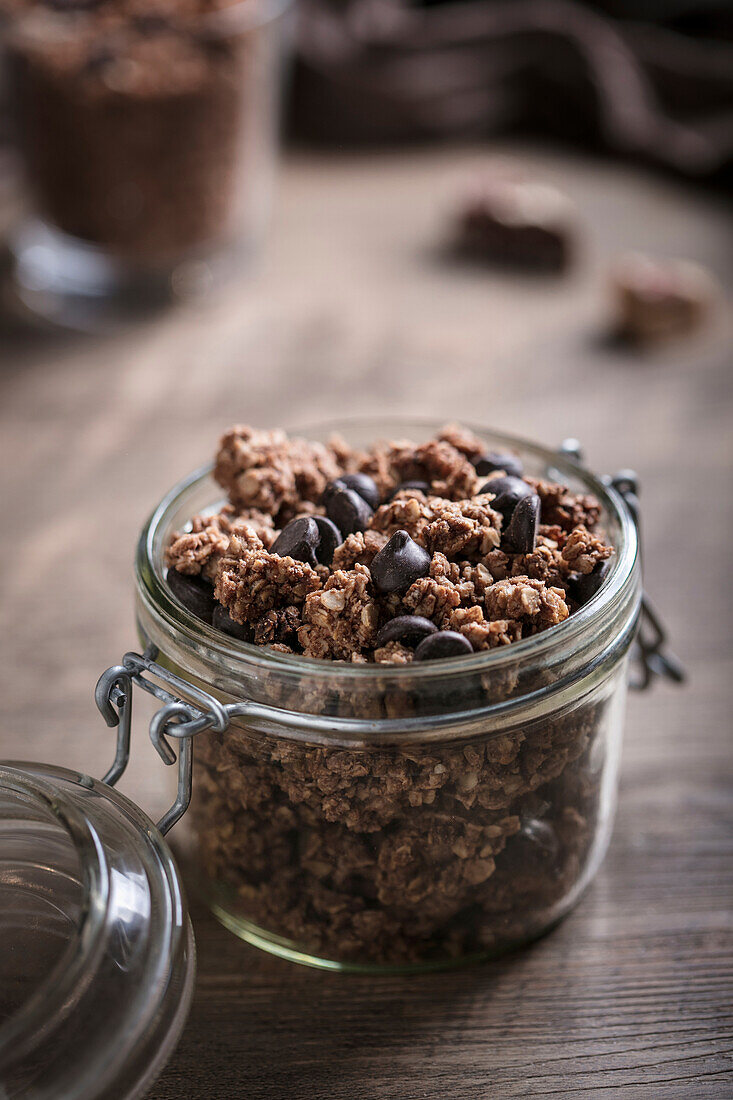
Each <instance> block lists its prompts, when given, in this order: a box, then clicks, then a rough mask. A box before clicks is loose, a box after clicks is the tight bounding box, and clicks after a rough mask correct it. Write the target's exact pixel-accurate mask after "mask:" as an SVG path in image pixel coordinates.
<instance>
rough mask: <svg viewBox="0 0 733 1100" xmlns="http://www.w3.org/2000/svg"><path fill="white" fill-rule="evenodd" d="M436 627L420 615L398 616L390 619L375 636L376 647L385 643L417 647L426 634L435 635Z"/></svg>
mask: <svg viewBox="0 0 733 1100" xmlns="http://www.w3.org/2000/svg"><path fill="white" fill-rule="evenodd" d="M437 630H438V628H437V626H436V625H435V623H431V621H430V619H425V618H423V616H422V615H398V616H397V618H396V619H390V620H389V622H388V623H385V624H384V626H383V627H382V629H381V630H380V631H379V633H378V634H377V641H376V645H377V648H379V646H383V645H386V644H387V642H402V643H403V644H404V645H417V643H418V642H420V641H422V639H423V638H426V637H427V636H428V634H435V633H437Z"/></svg>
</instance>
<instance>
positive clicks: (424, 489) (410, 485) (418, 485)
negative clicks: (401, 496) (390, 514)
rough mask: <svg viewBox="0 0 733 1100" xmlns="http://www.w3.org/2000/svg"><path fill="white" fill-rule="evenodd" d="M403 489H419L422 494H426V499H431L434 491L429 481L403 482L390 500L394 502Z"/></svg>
mask: <svg viewBox="0 0 733 1100" xmlns="http://www.w3.org/2000/svg"><path fill="white" fill-rule="evenodd" d="M403 489H419V490H420V492H421V493H425V496H426V497H429V496H430V493H431V491H432V490H431V488H430V485H429V484H428V482H427V481H403V482H402V483H401V484H400V485H398V486H397V488H396V489H395V490H394V492H393V493H392V494H391V495H390V498H389V499H390V500H393V499H394V497H396V496H397V494H398V493H401V492H402V490H403Z"/></svg>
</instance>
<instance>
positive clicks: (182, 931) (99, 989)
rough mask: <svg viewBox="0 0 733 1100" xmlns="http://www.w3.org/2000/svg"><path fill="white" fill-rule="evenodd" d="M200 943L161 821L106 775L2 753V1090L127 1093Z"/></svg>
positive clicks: (159, 1062)
mask: <svg viewBox="0 0 733 1100" xmlns="http://www.w3.org/2000/svg"><path fill="white" fill-rule="evenodd" d="M194 970H195V950H194V942H193V934H192V930H191V924H190V921H189V917H188V910H187V907H186V902H185V898H184V895H183V892H182V889H181V885H180V881H179V877H178V873H177V870H176V867H175V863H174V861H173V857H172V855H171V853H170V851H169V849H168V846H167V844H166V843H165V841H164V839H163V836H162V834H161V832H160V831H159V830H158V829H157V828H156V827H155V826H154V825H153V824H152V822H151V821H150V820H149V819H148V818H147V817H146V815H145V814H144V813H143V812H142V811H141V810H140V809H138V807H137V806H135V805H134V804H133V803H132V802H130V801H129V800H128V799H126V798H125V797H124V796H122V795H120V794H119V793H118V792H117V791H115V790H114V789H113V788H112V787H111V786H109V785H108V784H107V783H104V782H99V781H97V780H94V779H91V778H90V777H89V776H86V775H82V774H79V773H77V772H72V771H67V770H66V769H63V768H58V767H53V766H50V765H44V764H36V763H16V762H11V763H0V1096H2V1097H3V1100H31V1098H32V1100H60V1098H61V1097H63V1098H64V1100H132V1098H133V1097H139V1096H142V1095H143V1093H144V1092H145V1090H146V1089H147V1088H148V1087H149V1085H150V1083H151V1082H152V1080H153V1078H154V1077H155V1076H156V1074H157V1073H158V1072H159V1071H160V1070H161V1069H162V1067H163V1065H164V1064H165V1061H166V1060H167V1058H168V1056H169V1055H170V1053H171V1051H172V1050H173V1047H174V1046H175V1043H176V1041H177V1039H178V1037H179V1035H180V1032H181V1029H182V1027H183V1024H184V1022H185V1019H186V1016H187V1013H188V1008H189V1005H190V1001H191V994H192V990H193V982H194Z"/></svg>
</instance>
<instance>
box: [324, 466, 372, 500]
mask: <svg viewBox="0 0 733 1100" xmlns="http://www.w3.org/2000/svg"><path fill="white" fill-rule="evenodd" d="M331 484H336V485H342V486H343V487H344V488H345V489H353V490H354V492H355V493H358V494H359V496H360V497H361V499H362V500H365V501H366V502H367V504H368V505H369V507H370V508H378V507H379V503H380V497H379V489H378V488H377V484H376V482H375V481H374V479H373V478H371V477H369V475H368V474H341V476H340V477H337V478H336V480H335V482H332V483H331ZM326 491H328V490H326Z"/></svg>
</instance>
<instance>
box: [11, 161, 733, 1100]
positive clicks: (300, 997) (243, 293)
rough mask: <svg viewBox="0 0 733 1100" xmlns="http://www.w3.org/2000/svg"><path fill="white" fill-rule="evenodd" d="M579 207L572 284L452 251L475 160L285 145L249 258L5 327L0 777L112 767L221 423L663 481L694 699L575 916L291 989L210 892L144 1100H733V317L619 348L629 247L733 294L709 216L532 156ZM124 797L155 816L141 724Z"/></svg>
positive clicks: (619, 179)
mask: <svg viewBox="0 0 733 1100" xmlns="http://www.w3.org/2000/svg"><path fill="white" fill-rule="evenodd" d="M517 155H518V156H520V157H521V159H522V160H523V161H524V162H525V163H527V164H528V165H530V166H532V167H535V168H537V169H538V171H540V173H541V174H542V175H543V176H544V177H545V178H547V179H550V180H556V181H558V182H559V183H560V184H561V185H562V186H563V187H564V188H565V189H566V190H567V191H568V192H569V194H570V195H571V197H572V198H573V199H574V200H575V201H576V202H577V204H578V207H579V209H580V213H581V216H582V219H583V221H584V223H585V226H586V240H585V245H584V249H583V254H582V257H581V259H580V261H579V263H578V265H577V266H576V268H575V270H574V271H573V273H572V274H570V275H569V276H568V277H567V278H564V279H559V280H552V279H551V280H542V279H534V280H533V279H528V280H525V279H521V278H517V277H514V278H511V277H508V276H499V275H494V274H489V273H485V272H477V271H475V270H469V269H462V268H460V267H456V266H451V265H447V264H446V263H444V262H442V261H441V260H440V259H439V257H438V256H437V254H436V249H435V247H434V246H435V243H436V241H437V239H438V237H439V225H440V217H441V213H442V203H443V198H444V195H445V193H446V190H450V187H451V184H452V180H453V179H454V178H455V177H456V176H459V175H460V173H461V172H462V171H463V170H464V169H466V168H468V167H470V166H472V165H474V164H476V163H478V162H480V160H481V156H480V154H476V153H472V152H470V151H469V152H466V153H450V154H448V153H430V154H427V153H425V154H412V155H410V156H394V157H392V156H390V157H387V156H384V157H374V158H365V159H360V158H350V159H338V160H321V159H314V158H310V159H309V158H303V157H297V158H294V159H291V160H290V162H289V163H288V165H287V167H286V170H285V172H284V174H283V178H282V182H281V187H280V195H279V201H278V206H277V219H276V225H275V229H274V233H273V237H272V240H271V243H270V247H269V249H268V251H267V255H266V257H265V259H264V263H263V265H262V266H261V268H260V269H259V270H258V271H257V272H256V273H255V274H253V275H252V276H250V277H249V278H247V279H242V281H241V282H238V283H236V284H231V285H230V286H229V287H228V288H227V289H226V290H225V291H224V292H223V293H222V294H220V295H219V296H217V297H216V298H215V299H212V300H211V301H209V302H207V303H202V304H199V305H197V306H195V307H191V306H190V307H186V308H185V309H183V308H182V309H180V310H178V311H177V312H173V313H169V314H167V315H165V316H163V317H161V318H160V319H158V320H157V321H156V322H154V323H147V324H145V325H143V326H141V327H139V328H136V329H132V330H128V331H126V332H123V333H118V334H116V335H114V336H111V335H107V336H99V335H97V336H84V337H80V336H64V337H60V336H58V335H54V334H47V335H45V336H38V335H32V334H29V333H26V332H24V331H23V330H21V329H17V328H14V327H13V326H12V325H7V326H5V327H4V328H3V329H2V330H1V331H0V341H1V343H0V349H1V350H0V355H1V369H0V386H1V391H0V420H1V426H2V432H1V436H0V439H1V446H2V452H1V456H0V459H1V460H0V478H1V479H2V493H3V495H2V501H3V511H4V522H3V524H2V533H1V535H0V537H1V538H2V540H3V548H2V562H3V568H2V570H1V571H0V584H1V585H2V622H3V631H2V660H1V663H0V757H6V758H18V757H26V758H33V759H42V760H48V761H53V762H56V763H64V764H67V765H69V766H71V767H77V768H80V769H83V770H88V771H90V772H92V773H93V774H101V773H102V772H103V771H104V770H105V768H106V766H107V764H108V762H109V761H110V760H111V757H112V748H113V746H112V741H111V736H110V734H109V732H108V731H107V730H106V729H105V728H104V727H103V726H102V725H101V724H100V722H99V720H98V719H97V718H96V715H95V711H94V708H93V705H92V701H91V693H92V688H93V685H94V683H95V681H96V678H97V676H98V674H99V673H100V672H101V671H102V669H103V668H104V667H106V666H107V665H108V664H112V663H116V661H117V660H118V659H119V657H120V656H121V654H122V653H123V652H124V651H125V650H126V649H128V648H130V647H131V646H134V644H135V636H134V633H133V625H132V611H131V605H132V600H131V589H132V568H131V559H132V552H133V546H134V542H135V537H136V533H137V530H138V528H139V526H140V524H141V523H142V521H143V520H144V519H145V517H146V515H147V514H148V512H149V511H150V509H151V507H152V506H153V505H154V504H155V503H156V501H157V500H158V498H159V497H160V496H161V494H162V493H163V492H164V490H166V489H167V488H168V487H169V485H171V484H172V483H173V482H174V481H175V480H177V479H178V478H179V476H181V475H182V474H183V473H184V472H186V471H188V470H189V469H192V468H193V467H195V466H197V465H198V464H199V463H201V462H202V461H203V460H205V459H206V458H207V457H208V456H209V455H210V453H211V451H212V447H213V445H214V443H215V440H216V438H217V436H218V433H219V432H220V431H221V429H223V428H224V427H225V426H226V425H227V424H228V423H229V422H230V421H233V420H244V421H247V420H250V421H253V422H255V423H257V424H260V425H271V424H278V423H283V422H285V423H287V424H297V422H298V421H301V422H307V421H313V420H316V419H319V418H322V417H324V416H331V415H339V416H341V415H348V414H360V413H370V412H373V413H386V412H407V413H416V414H430V415H435V414H436V413H437V414H438V415H440V416H445V417H446V419H447V418H449V417H456V418H460V417H464V418H466V419H472V420H475V421H477V422H485V423H488V424H493V425H496V426H500V427H502V428H505V429H508V430H516V431H517V432H520V433H522V434H524V435H528V436H534V437H536V438H537V439H540V440H542V441H544V442H546V443H548V444H555V443H558V442H559V441H560V440H561V439H563V438H564V437H565V436H568V435H574V436H578V437H580V438H581V439H582V440H583V441H584V442H585V445H586V450H587V454H588V459H589V461H590V463H592V464H593V466H594V467H595V468H597V469H599V470H613V469H615V468H618V467H619V466H633V467H635V468H636V469H637V470H638V471H639V473H640V475H641V478H642V482H643V506H644V520H645V527H644V535H645V541H646V560H647V585H648V588H649V590H650V591H651V593H652V594H653V596H654V597H655V599H656V602H657V603H658V605H659V606H660V607H661V608H662V609H663V611H664V615H665V618H666V621H667V623H668V624H669V627H670V630H671V633H672V636H673V638H674V644H675V648H676V649H677V651H678V653H679V654H680V656H681V657H682V658H683V659H684V661H685V662H686V664H687V666H688V669H689V673H690V679H689V683H688V684H687V686H685V687H684V688H682V689H679V688H673V687H670V686H667V685H659V686H658V687H657V688H656V689H655V690H654V691H653V692H649V693H648V694H646V695H643V696H642V695H636V696H633V697H632V698H631V699H630V702H629V707H628V721H627V731H626V745H625V756H624V761H623V770H622V776H621V793H620V804H619V812H618V821H617V826H616V831H615V834H614V838H613V842H612V845H611V850H610V852H609V855H608V857H607V859H606V862H605V864H604V866H603V868H602V870H601V872H600V874H599V875H598V878H597V880H596V882H595V884H594V885H593V886H592V888H591V889H590V891H589V892H588V894H587V895H586V896H585V898H584V899H583V900H582V902H581V904H580V905H579V907H578V908H577V910H576V911H575V912H574V913H573V914H572V915H571V916H570V917H569V918H568V919H567V920H566V921H565V923H564V924H563V925H562V926H561V927H560V928H558V929H557V930H556V931H555V932H553V933H552V934H551V935H550V936H548V937H547V938H546V939H545V940H543V941H541V942H540V943H538V944H537V945H536V946H534V947H533V948H531V949H530V950H527V951H525V952H523V953H522V954H519V955H517V956H516V957H514V958H510V959H507V960H505V961H503V962H501V963H498V964H494V965H487V966H484V967H480V968H475V969H471V970H463V971H460V970H459V971H454V972H448V973H442V974H437V975H432V976H427V977H415V976H413V977H390V978H384V977H379V978H377V977H375V978H370V977H348V976H340V975H337V974H329V973H321V972H318V971H310V970H305V969H300V968H298V967H296V966H293V965H291V964H288V963H285V962H280V961H278V960H275V959H272V958H269V957H268V956H266V955H263V954H261V953H259V952H257V951H255V950H254V949H252V948H250V947H248V946H246V945H245V944H243V943H240V942H239V941H238V940H237V939H235V938H234V937H233V936H232V935H231V934H229V933H228V932H226V931H224V930H223V929H222V928H220V927H219V926H218V925H217V924H216V923H215V922H214V920H213V919H212V918H211V917H209V916H207V915H206V914H205V913H203V912H201V911H200V910H199V909H197V908H196V907H195V906H194V915H195V925H196V937H197V941H198V949H199V971H198V985H197V993H196V997H195V1001H194V1006H193V1010H192V1013H191V1018H190V1022H189V1024H188V1026H187V1029H186V1031H185V1033H184V1036H183V1039H182V1041H181V1043H180V1046H179V1048H178V1051H177V1053H176V1054H175V1055H174V1057H173V1059H172V1060H171V1062H170V1064H169V1066H168V1068H167V1069H166V1070H165V1072H164V1073H163V1075H162V1077H161V1079H160V1080H159V1081H158V1083H157V1084H156V1085H155V1086H154V1088H153V1089H152V1091H151V1093H150V1100H178V1098H182V1097H185V1098H187V1100H235V1098H240V1097H241V1098H245V1097H246V1098H247V1100H282V1098H285V1097H289V1098H290V1097H294V1098H296V1100H300V1098H309V1100H321V1098H323V1100H325V1098H327V1097H328V1098H329V1100H331V1098H333V1100H347V1098H348V1100H372V1098H379V1100H386V1098H399V1100H417V1098H422V1097H429V1098H431V1100H434V1098H436V1097H439V1098H446V1100H448V1098H450V1100H462V1098H466V1100H475V1098H481V1100H483V1098H488V1097H491V1098H504V1097H527V1096H531V1097H550V1096H552V1097H573V1098H575V1097H584V1096H588V1097H591V1096H592V1097H599V1098H600V1097H608V1098H611V1097H617V1096H624V1097H626V1096H628V1097H633V1098H637V1097H645V1098H646V1097H649V1098H653V1100H669V1098H687V1097H731V1096H733V1040H732V1038H731V1019H732V1017H733V950H732V943H731V940H732V938H733V937H732V936H731V910H732V909H733V888H732V886H731V872H732V870H733V860H732V859H731V855H732V851H733V828H732V827H731V786H732V777H731V747H732V746H731V684H732V683H733V662H732V661H731V623H732V622H733V584H732V583H731V579H730V540H731V533H732V530H733V525H732V524H731V492H730V474H731V460H732V458H733V455H732V454H731V431H730V429H731V412H732V409H733V400H732V396H733V385H732V383H731V364H730V355H729V352H730V335H731V332H730V323H729V321H727V320H726V317H725V313H726V311H725V308H724V307H723V306H722V305H721V308H720V309H719V311H718V315H717V319H716V321H715V322H714V323H713V324H712V325H711V326H709V327H708V329H707V330H706V331H705V332H704V333H701V334H700V335H699V336H697V337H695V338H693V339H691V340H690V341H687V342H683V343H681V344H678V345H675V346H674V347H668V348H664V349H661V350H659V351H657V352H655V353H653V354H650V355H647V356H645V357H639V356H633V355H630V354H629V353H627V352H624V351H622V350H619V349H617V348H616V349H615V348H613V347H612V346H610V345H609V344H608V343H607V342H606V341H605V340H604V339H603V330H604V321H605V317H606V311H607V303H606V299H605V296H604V290H605V287H604V270H605V267H606V265H607V262H608V260H609V258H610V257H612V256H613V255H614V254H615V253H616V252H617V251H618V250H619V249H623V248H627V247H630V246H633V247H638V248H646V249H649V250H652V251H654V252H659V253H665V254H672V255H674V254H677V255H683V256H688V257H692V258H695V259H699V260H701V261H703V262H704V263H706V264H708V265H709V266H710V267H711V269H712V270H713V271H714V272H715V273H716V275H717V276H718V278H719V279H720V280H721V282H722V283H723V285H724V287H726V288H727V290H726V291H725V294H726V296H727V303H728V306H730V291H731V285H732V284H733V248H732V247H731V246H732V244H733V219H732V218H731V215H730V212H729V211H727V210H726V208H725V207H724V206H723V204H722V202H721V200H720V199H716V198H714V197H710V196H708V195H707V194H705V193H701V192H697V191H695V190H694V189H689V188H686V187H684V186H682V185H681V184H677V183H674V182H670V181H660V180H659V179H657V178H654V177H652V176H650V175H646V174H644V173H642V172H634V171H631V170H629V169H625V168H620V167H617V166H611V165H607V164H597V163H592V162H589V161H585V160H578V159H571V158H568V157H565V156H561V155H559V154H557V155H554V154H553V155H549V154H546V153H543V154H539V153H536V152H535V153H532V152H531V151H518V153H517ZM121 786H122V789H123V790H124V791H126V792H127V793H128V794H130V795H132V797H134V798H136V799H137V800H138V801H140V803H141V804H142V805H143V806H144V807H146V808H147V809H148V810H149V811H150V813H151V814H155V813H156V812H159V811H160V810H161V809H162V808H163V799H164V793H163V786H164V785H163V784H162V783H161V775H160V767H159V765H158V762H157V758H156V757H155V756H154V754H153V751H152V749H151V748H150V746H149V743H148V741H147V738H146V736H145V734H144V730H143V729H142V727H138V729H137V731H136V737H135V742H134V760H133V763H132V765H131V767H130V770H129V773H128V775H127V776H126V777H125V779H124V780H123V783H122V785H121Z"/></svg>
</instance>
